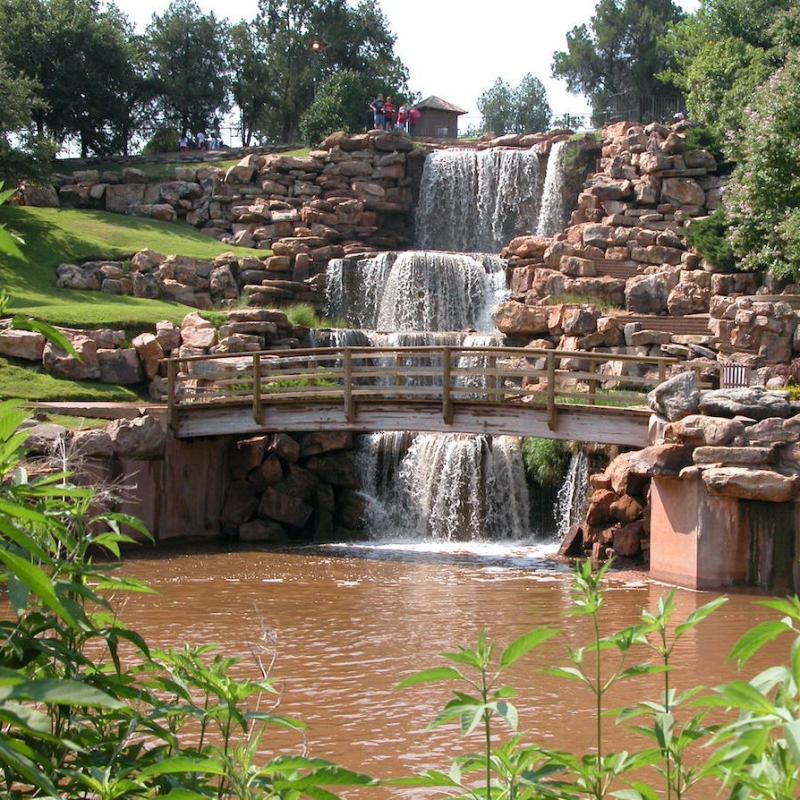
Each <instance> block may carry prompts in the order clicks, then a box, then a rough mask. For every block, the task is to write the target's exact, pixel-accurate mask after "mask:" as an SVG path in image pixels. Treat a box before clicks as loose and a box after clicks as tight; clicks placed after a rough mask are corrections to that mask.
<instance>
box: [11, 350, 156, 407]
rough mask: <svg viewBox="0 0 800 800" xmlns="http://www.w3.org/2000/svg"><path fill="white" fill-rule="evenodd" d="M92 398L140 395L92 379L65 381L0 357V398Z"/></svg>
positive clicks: (132, 399) (102, 399)
mask: <svg viewBox="0 0 800 800" xmlns="http://www.w3.org/2000/svg"><path fill="white" fill-rule="evenodd" d="M9 397H18V398H21V399H22V400H63V401H68V400H95V401H98V402H110V401H119V400H121V401H129V402H136V401H138V400H141V397H140V396H139V395H138V394H137V393H136V392H134V391H132V390H131V389H128V388H127V387H125V386H114V385H112V384H107V383H96V382H95V381H65V380H62V379H60V378H54V377H53V376H52V375H48V374H47V373H46V372H45V371H44V370H43V369H42V368H41V367H35V368H34V367H21V366H16V365H15V364H12V363H11V362H10V361H7V360H6V359H5V358H0V399H5V398H9Z"/></svg>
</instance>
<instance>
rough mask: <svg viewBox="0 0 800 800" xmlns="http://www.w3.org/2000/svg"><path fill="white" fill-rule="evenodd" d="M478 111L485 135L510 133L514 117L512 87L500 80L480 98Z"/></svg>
mask: <svg viewBox="0 0 800 800" xmlns="http://www.w3.org/2000/svg"><path fill="white" fill-rule="evenodd" d="M478 111H480V112H481V127H482V128H483V131H484V132H485V133H495V134H497V135H500V134H503V133H508V132H509V131H510V130H511V126H512V124H513V122H512V120H513V117H514V93H513V92H512V90H511V86H509V84H508V83H507V82H506V81H504V80H503V79H502V78H498V79H497V80H496V81H495V82H494V83H493V84H492V85H491V86H490V87H489V88H488V89H487V90H486V91H485V92H484V93H483V94H482V95H481V96H480V97H479V98H478Z"/></svg>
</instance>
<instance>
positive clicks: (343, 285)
mask: <svg viewBox="0 0 800 800" xmlns="http://www.w3.org/2000/svg"><path fill="white" fill-rule="evenodd" d="M327 275H328V277H327V288H326V294H327V308H326V313H327V314H328V316H330V317H332V318H335V319H343V320H345V321H346V322H347V323H348V324H349V325H352V326H353V327H355V328H369V329H372V330H384V331H458V330H464V329H474V330H479V331H485V332H491V331H492V330H493V329H494V322H493V321H492V312H493V311H494V309H495V307H496V306H497V304H498V303H499V302H501V301H502V300H503V299H504V298H505V297H506V296H507V294H508V292H507V289H506V273H505V262H504V261H503V260H502V259H501V258H499V257H498V256H492V255H482V254H472V255H462V254H456V253H438V252H426V251H418V250H412V251H408V252H403V253H394V252H388V253H379V254H378V255H376V256H373V257H369V258H364V257H363V256H362V257H348V258H344V259H334V260H332V261H331V262H330V263H329V265H328V273H327Z"/></svg>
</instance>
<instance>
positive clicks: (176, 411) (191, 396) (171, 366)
mask: <svg viewBox="0 0 800 800" xmlns="http://www.w3.org/2000/svg"><path fill="white" fill-rule="evenodd" d="M676 363H679V362H678V360H677V359H674V358H668V357H642V356H631V355H624V354H618V353H595V352H574V351H567V350H533V349H528V348H518V347H451V346H447V347H441V346H425V347H340V348H337V347H332V348H316V349H306V350H277V351H275V350H270V351H259V352H253V353H225V354H215V355H208V356H205V355H204V356H188V357H185V358H173V359H169V360H168V361H167V366H168V371H167V398H166V399H167V402H168V406H169V415H170V423H171V424H172V425H173V426H176V425H177V423H178V418H179V415H180V414H181V413H182V412H183V411H186V410H191V409H196V408H207V407H209V406H217V407H218V406H243V405H244V406H251V407H252V413H253V416H254V418H255V420H256V421H257V422H259V423H261V422H263V419H264V414H265V411H266V409H267V408H268V407H269V406H270V405H275V404H287V403H288V404H296V405H309V404H315V403H316V404H319V403H325V404H330V403H334V404H341V405H342V406H343V409H344V413H345V417H346V419H347V420H348V421H353V420H354V419H355V417H356V415H357V413H358V405H359V404H362V403H381V402H383V403H389V402H391V403H409V404H411V403H419V402H435V403H438V404H441V408H442V416H443V419H444V421H445V422H446V423H450V422H451V421H452V417H453V410H454V408H455V407H456V406H457V405H458V404H463V403H471V404H475V403H484V404H491V405H495V406H497V405H508V404H514V405H519V404H523V405H527V406H530V407H533V408H540V409H542V408H543V409H546V410H547V420H548V424H549V425H550V427H551V428H554V427H555V424H556V416H557V407H558V406H561V405H567V404H584V405H612V406H621V407H636V406H643V405H644V393H645V392H646V391H647V390H649V389H650V388H652V387H654V386H656V385H657V384H658V383H660V382H661V381H663V380H664V379H665V378H666V377H667V372H668V369H669V367H671V366H672V365H673V364H676Z"/></svg>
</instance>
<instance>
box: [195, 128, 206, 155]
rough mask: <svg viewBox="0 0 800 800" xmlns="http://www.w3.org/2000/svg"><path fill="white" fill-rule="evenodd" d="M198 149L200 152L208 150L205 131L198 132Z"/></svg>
mask: <svg viewBox="0 0 800 800" xmlns="http://www.w3.org/2000/svg"><path fill="white" fill-rule="evenodd" d="M195 138H196V139H197V149H198V150H205V149H206V134H205V131H198V132H197V136H196V137H195Z"/></svg>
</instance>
